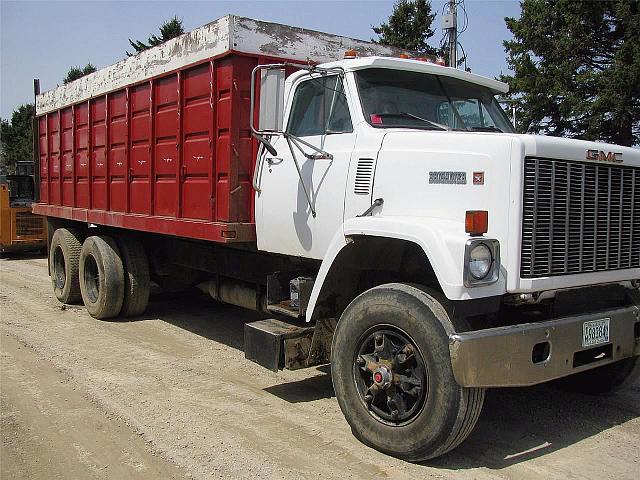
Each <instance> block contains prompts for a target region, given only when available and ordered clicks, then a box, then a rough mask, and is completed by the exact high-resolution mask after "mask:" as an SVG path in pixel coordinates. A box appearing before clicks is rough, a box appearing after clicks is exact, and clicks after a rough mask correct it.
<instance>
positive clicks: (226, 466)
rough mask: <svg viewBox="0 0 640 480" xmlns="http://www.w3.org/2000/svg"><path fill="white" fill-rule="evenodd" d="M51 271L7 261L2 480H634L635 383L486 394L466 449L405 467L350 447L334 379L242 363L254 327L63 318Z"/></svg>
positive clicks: (215, 308)
mask: <svg viewBox="0 0 640 480" xmlns="http://www.w3.org/2000/svg"><path fill="white" fill-rule="evenodd" d="M46 268H47V267H46V259H42V258H30V257H27V256H24V257H13V258H9V259H3V260H1V261H0V309H1V310H0V311H1V328H2V332H1V337H0V339H1V340H0V341H1V345H0V347H1V348H0V351H1V355H2V362H1V385H0V387H1V388H0V394H1V395H0V400H1V416H0V424H1V427H2V450H1V459H0V460H1V462H0V469H1V472H0V473H1V477H2V478H3V479H11V478H30V479H51V478H65V479H68V478H78V479H90V478H99V479H106V478H109V479H121V478H132V479H135V478H140V479H157V478H170V479H174V478H175V479H178V478H197V479H200V478H202V479H206V478H239V479H242V478H252V479H253V478H320V477H321V478H341V479H342V478H374V477H375V478H393V479H398V478H412V479H416V478H444V479H458V478H460V479H471V478H473V479H485V478H501V479H518V480H522V479H525V480H526V479H535V480H539V479H541V478H555V479H560V478H567V479H568V478H571V479H578V478H590V479H591V478H592V479H601V478H616V479H635V480H637V479H639V478H640V473H639V472H640V383H639V382H638V381H637V380H636V381H635V382H633V383H630V384H629V385H627V386H626V387H625V388H624V389H622V390H621V391H619V392H617V393H616V394H615V395H611V396H606V397H585V396H581V395H574V394H569V393H565V392H561V391H558V390H555V389H553V388H551V387H547V386H538V387H533V388H526V389H497V390H491V391H489V392H488V394H487V399H486V401H485V405H484V409H483V412H482V416H481V418H480V421H479V423H478V426H477V427H476V429H475V431H474V432H473V433H472V435H471V436H470V437H469V439H468V440H467V441H466V442H465V443H464V444H463V445H462V446H461V447H459V448H458V449H457V450H455V451H454V452H452V453H450V454H449V455H447V456H445V457H443V458H440V459H437V460H435V461H431V462H427V463H425V464H421V465H420V464H417V465H416V464H410V463H406V462H402V461H400V460H396V459H393V458H390V457H387V456H385V455H382V454H380V453H378V452H376V451H374V450H371V449H369V448H367V447H365V446H363V445H362V444H360V443H359V442H358V441H357V440H356V439H355V438H354V437H353V436H352V435H351V432H350V430H349V428H348V426H347V424H346V422H345V421H344V419H343V417H342V414H341V413H340V410H339V408H338V404H337V402H336V400H335V398H334V396H333V389H332V386H331V378H330V375H329V373H328V369H327V368H325V367H321V368H317V369H309V370H302V371H296V372H288V371H287V372H280V373H273V372H269V371H267V370H265V369H263V368H261V367H259V366H257V365H255V364H252V363H250V362H247V361H245V359H244V355H243V352H242V350H241V349H242V332H243V323H244V322H248V321H252V320H255V319H256V318H257V317H256V315H255V314H254V313H252V312H248V311H246V310H242V309H239V308H235V307H229V306H221V305H218V304H216V303H215V302H213V301H211V300H209V299H207V298H204V297H201V296H199V295H198V294H196V293H191V294H184V295H182V296H174V297H172V298H169V297H166V296H165V297H161V298H154V299H153V301H152V302H151V304H150V306H149V309H148V311H147V313H146V314H145V316H143V317H141V318H136V319H133V320H131V321H126V322H105V321H98V320H94V319H92V318H91V317H90V316H89V315H88V314H87V313H86V312H85V311H84V309H83V308H81V307H67V308H66V309H65V308H61V305H59V304H58V303H57V301H56V300H55V298H54V297H53V294H52V291H51V286H50V283H49V278H48V277H47V271H46Z"/></svg>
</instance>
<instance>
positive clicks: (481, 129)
mask: <svg viewBox="0 0 640 480" xmlns="http://www.w3.org/2000/svg"><path fill="white" fill-rule="evenodd" d="M469 128H470V129H471V130H475V131H476V132H500V133H504V130H500V129H499V128H498V127H494V126H493V125H490V126H489V125H488V126H486V127H469Z"/></svg>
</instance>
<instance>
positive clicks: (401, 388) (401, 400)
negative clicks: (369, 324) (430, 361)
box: [354, 326, 428, 425]
mask: <svg viewBox="0 0 640 480" xmlns="http://www.w3.org/2000/svg"><path fill="white" fill-rule="evenodd" d="M354 380H355V383H356V387H357V389H358V392H359V393H360V396H361V399H362V400H363V402H364V404H365V405H366V407H367V409H368V410H369V413H370V414H371V415H372V416H373V417H375V418H376V419H377V420H379V421H381V422H383V423H386V424H391V425H402V424H406V423H409V422H410V421H411V420H413V418H415V417H416V416H417V414H418V413H419V412H420V411H421V409H422V406H423V405H424V402H425V399H426V397H427V393H428V392H427V390H428V382H427V370H426V367H425V364H424V360H423V359H422V356H421V355H420V353H419V351H418V349H417V348H416V346H415V344H414V342H413V340H411V338H410V337H409V336H408V335H407V334H405V333H404V332H401V331H399V330H397V329H395V328H394V327H391V326H389V327H385V328H383V327H379V328H378V329H376V330H374V331H373V332H371V331H370V333H368V334H365V335H363V337H362V339H361V342H360V344H359V348H358V352H357V356H356V358H355V361H354Z"/></svg>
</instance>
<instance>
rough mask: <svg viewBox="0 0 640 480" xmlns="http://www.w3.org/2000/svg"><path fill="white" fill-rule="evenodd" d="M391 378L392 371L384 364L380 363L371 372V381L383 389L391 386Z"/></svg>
mask: <svg viewBox="0 0 640 480" xmlns="http://www.w3.org/2000/svg"><path fill="white" fill-rule="evenodd" d="M392 378H393V373H392V372H391V370H390V369H388V368H387V367H385V366H384V365H381V366H380V367H378V368H377V369H376V370H375V371H374V372H373V383H375V384H376V385H377V386H379V387H380V388H383V389H387V388H389V387H390V386H391V379H392Z"/></svg>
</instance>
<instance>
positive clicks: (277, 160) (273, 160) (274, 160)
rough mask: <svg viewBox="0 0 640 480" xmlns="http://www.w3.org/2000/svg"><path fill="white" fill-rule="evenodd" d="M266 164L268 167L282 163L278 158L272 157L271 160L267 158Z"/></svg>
mask: <svg viewBox="0 0 640 480" xmlns="http://www.w3.org/2000/svg"><path fill="white" fill-rule="evenodd" d="M267 163H268V164H269V165H278V164H280V163H282V159H281V158H278V157H273V158H270V157H267Z"/></svg>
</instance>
